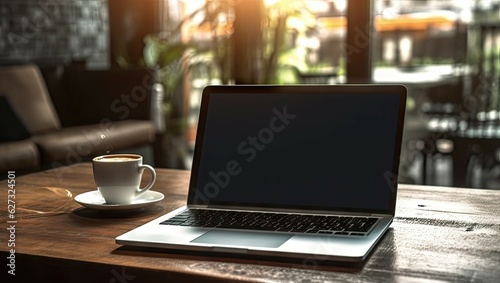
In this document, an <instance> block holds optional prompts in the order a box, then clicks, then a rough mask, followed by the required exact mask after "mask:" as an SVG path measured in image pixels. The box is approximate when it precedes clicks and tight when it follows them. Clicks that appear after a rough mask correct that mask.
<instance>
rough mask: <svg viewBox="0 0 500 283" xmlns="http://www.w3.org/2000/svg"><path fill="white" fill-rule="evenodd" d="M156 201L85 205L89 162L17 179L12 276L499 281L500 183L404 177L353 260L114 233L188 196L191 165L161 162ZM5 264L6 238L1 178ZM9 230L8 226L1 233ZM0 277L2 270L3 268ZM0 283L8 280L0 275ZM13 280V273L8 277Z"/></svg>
mask: <svg viewBox="0 0 500 283" xmlns="http://www.w3.org/2000/svg"><path fill="white" fill-rule="evenodd" d="M157 173H158V174H157V175H158V176H157V182H156V184H155V185H154V187H153V190H155V191H159V192H162V193H163V194H164V195H165V199H164V200H163V201H161V202H160V203H158V204H156V205H154V206H150V207H147V208H144V209H143V210H140V211H136V212H129V213H109V212H107V213H103V212H99V211H94V210H90V209H88V208H84V207H82V206H81V205H79V204H78V203H76V202H75V201H74V200H73V198H74V197H75V196H76V195H78V194H80V193H83V192H87V191H91V190H94V189H95V187H94V182H93V179H92V169H91V165H90V164H88V163H83V164H78V165H74V166H70V167H64V168H58V169H53V170H49V171H45V172H40V173H35V174H31V175H26V176H20V177H17V178H16V187H15V189H16V191H15V195H16V196H15V201H16V215H15V216H16V217H15V219H14V220H15V221H17V223H15V259H16V261H15V265H16V266H15V273H16V275H15V276H12V275H9V274H7V270H8V268H7V269H3V270H4V274H6V275H7V279H9V280H12V282H15V281H18V282H26V280H32V281H33V282H39V281H40V280H41V281H42V282H47V281H46V280H58V282H134V283H135V282H235V281H236V282H422V281H423V282H500V264H499V263H500V191H494V190H478V189H460V188H444V187H430V186H410V185H400V186H399V191H398V201H397V212H396V218H395V220H394V223H393V224H392V226H391V228H390V229H389V231H388V232H387V233H386V234H385V236H384V238H383V239H382V241H381V242H380V243H379V245H378V246H377V247H376V248H375V249H374V251H373V252H372V254H371V255H370V256H369V258H368V259H367V260H366V261H365V262H364V263H363V264H358V265H347V264H343V263H335V262H325V261H322V259H321V258H304V259H301V260H296V261H283V260H277V259H273V258H265V259H261V258H253V257H252V258H248V257H242V256H238V257H236V256H230V255H221V254H215V255H214V254H204V253H192V252H190V253H186V252H181V251H173V250H160V249H142V248H131V247H124V246H120V245H117V244H116V243H115V240H114V238H115V237H116V236H118V235H120V234H122V233H124V232H127V231H129V230H131V229H133V228H135V227H137V226H139V225H142V224H144V223H146V222H148V221H149V220H152V219H154V218H156V217H159V216H161V215H162V214H164V213H166V212H168V211H170V210H173V209H175V208H177V207H179V206H182V205H183V204H185V201H186V194H187V188H188V182H189V175H190V172H189V171H179V170H168V169H157ZM1 186H3V188H2V189H1V190H0V199H1V200H2V202H3V203H4V204H3V205H2V206H1V211H0V218H1V219H2V226H3V227H1V228H2V229H1V230H2V233H1V235H2V237H1V240H0V254H1V258H2V260H3V261H4V262H5V263H4V264H2V265H3V266H5V264H6V263H8V259H7V257H8V256H9V255H10V248H9V247H8V245H7V243H8V239H9V237H10V235H9V230H7V228H8V227H9V225H11V224H9V223H7V221H8V220H12V219H9V218H8V216H9V214H8V212H7V198H8V196H7V194H8V193H7V191H8V187H7V182H6V181H5V180H4V181H2V185H1ZM6 231H7V233H6ZM1 277H2V278H4V276H3V275H2V276H1ZM2 282H5V281H3V280H2ZM8 282H11V281H8Z"/></svg>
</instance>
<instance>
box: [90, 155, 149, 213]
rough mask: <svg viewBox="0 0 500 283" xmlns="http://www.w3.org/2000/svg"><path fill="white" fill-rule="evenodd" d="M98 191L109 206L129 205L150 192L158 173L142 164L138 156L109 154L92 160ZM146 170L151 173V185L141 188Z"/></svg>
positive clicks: (140, 157)
mask: <svg viewBox="0 0 500 283" xmlns="http://www.w3.org/2000/svg"><path fill="white" fill-rule="evenodd" d="M92 168H93V171H94V181H95V184H96V186H97V190H98V191H99V193H100V194H101V195H102V197H103V198H104V200H105V201H106V203H107V204H129V203H131V202H132V201H133V200H134V199H136V198H138V197H139V196H141V195H142V194H144V193H145V192H146V191H148V190H149V189H150V188H151V187H152V186H153V184H154V182H155V181H156V172H155V170H154V169H153V167H151V166H150V165H146V164H142V156H140V155H137V154H109V155H103V156H98V157H95V158H94V159H92ZM144 169H146V170H148V171H149V172H150V175H151V177H150V180H149V183H148V184H147V185H146V186H145V187H144V188H142V189H141V188H140V184H141V179H142V173H143V172H144Z"/></svg>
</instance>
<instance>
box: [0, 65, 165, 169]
mask: <svg viewBox="0 0 500 283" xmlns="http://www.w3.org/2000/svg"><path fill="white" fill-rule="evenodd" d="M49 91H50V92H49ZM49 93H50V94H49ZM1 97H3V100H4V103H3V106H2V107H4V108H10V109H7V111H4V112H2V113H0V119H1V120H2V121H3V122H2V123H3V125H4V127H3V128H2V129H0V172H2V171H3V172H6V171H7V170H16V171H18V172H19V173H22V172H30V171H36V170H40V169H47V168H51V167H57V166H62V165H68V164H71V163H76V162H81V161H88V160H90V159H91V158H93V157H94V156H97V155H100V154H105V153H112V152H126V151H129V150H133V149H136V148H140V147H152V148H153V149H154V151H156V152H155V153H154V155H155V157H157V158H161V157H162V154H163V153H162V152H158V151H159V150H161V145H160V146H159V145H158V139H159V138H160V137H161V136H162V131H163V126H162V125H163V118H162V116H161V100H162V89H161V86H159V85H157V84H155V80H154V75H153V74H151V73H150V72H149V71H148V70H145V69H141V70H124V69H119V70H79V69H71V68H65V67H62V66H60V67H52V68H48V69H45V70H44V71H43V75H42V72H41V70H40V68H39V67H37V66H36V65H17V66H8V67H1V68H0V98H1ZM0 111H1V110H0ZM13 116H15V117H13ZM16 123H17V125H18V126H16V127H8V126H9V125H13V124H16ZM0 179H1V178H0Z"/></svg>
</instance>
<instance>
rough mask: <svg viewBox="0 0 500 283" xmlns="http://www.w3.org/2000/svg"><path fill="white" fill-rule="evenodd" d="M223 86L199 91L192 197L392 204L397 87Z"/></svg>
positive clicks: (289, 204) (252, 202) (359, 206)
mask: <svg viewBox="0 0 500 283" xmlns="http://www.w3.org/2000/svg"><path fill="white" fill-rule="evenodd" d="M219 88H222V89H224V91H222V90H221V91H219V92H218V91H217V87H215V89H213V90H212V89H210V88H209V89H208V90H205V93H204V96H203V103H202V111H201V117H200V125H199V127H200V128H199V130H198V135H201V136H198V139H197V144H196V153H195V160H194V164H193V176H192V179H191V185H190V186H191V187H190V196H189V198H190V202H189V203H193V204H204V205H206V204H208V205H233V206H250V207H273V208H295V209H318V210H355V211H388V210H390V209H391V208H392V207H391V206H393V205H394V203H393V202H394V198H395V188H394V187H393V186H394V185H395V184H394V178H393V176H395V174H397V167H398V160H399V152H400V148H399V147H400V142H401V141H400V139H401V127H402V123H401V120H402V117H401V115H402V114H401V113H403V112H404V103H402V102H404V100H405V96H402V95H401V93H380V91H379V90H378V89H377V88H372V90H371V91H370V88H363V87H361V89H362V90H364V91H365V92H359V91H357V92H354V93H351V91H350V90H351V88H350V87H338V88H336V87H332V86H330V87H323V88H322V89H321V90H320V89H319V88H315V87H309V88H308V87H304V88H302V89H300V88H299V89H298V90H297V91H296V89H295V88H293V87H292V88H290V87H288V88H286V87H283V88H281V90H282V91H275V89H274V88H273V87H267V89H266V88H263V89H252V88H251V87H249V88H250V90H244V91H239V90H241V89H245V88H244V87H239V88H238V87H234V88H231V87H229V90H226V89H225V88H223V87H219ZM275 88H278V89H279V87H275ZM358 88H359V86H358ZM325 89H329V91H325ZM398 89H399V90H401V89H402V88H401V87H399V88H398ZM285 90H288V92H286V91H285ZM304 91H306V92H304ZM402 100H403V101H402ZM401 108H403V110H402V109H401ZM198 143H201V144H198Z"/></svg>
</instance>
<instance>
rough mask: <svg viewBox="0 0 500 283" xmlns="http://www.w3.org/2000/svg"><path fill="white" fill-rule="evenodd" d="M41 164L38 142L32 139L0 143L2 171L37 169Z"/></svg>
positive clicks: (0, 168) (0, 169) (0, 165)
mask: <svg viewBox="0 0 500 283" xmlns="http://www.w3.org/2000/svg"><path fill="white" fill-rule="evenodd" d="M39 165H40V156H39V154H38V150H37V148H36V144H35V143H34V142H33V141H31V140H23V141H15V142H5V143H1V144H0V172H2V173H5V172H7V171H17V170H19V171H21V170H28V169H35V168H37V167H38V166H39Z"/></svg>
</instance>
